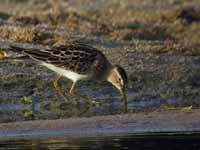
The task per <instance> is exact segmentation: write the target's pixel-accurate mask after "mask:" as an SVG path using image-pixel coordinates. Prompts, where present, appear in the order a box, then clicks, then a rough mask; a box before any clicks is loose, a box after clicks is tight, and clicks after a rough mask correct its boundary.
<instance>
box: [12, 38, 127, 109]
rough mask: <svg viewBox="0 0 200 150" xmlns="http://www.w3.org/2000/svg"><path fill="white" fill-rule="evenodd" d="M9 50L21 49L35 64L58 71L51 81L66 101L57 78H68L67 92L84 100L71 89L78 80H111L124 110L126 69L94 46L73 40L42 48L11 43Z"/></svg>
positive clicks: (84, 97) (83, 97)
mask: <svg viewBox="0 0 200 150" xmlns="http://www.w3.org/2000/svg"><path fill="white" fill-rule="evenodd" d="M9 49H10V50H12V51H16V52H21V53H22V54H23V55H25V56H28V57H29V58H32V59H34V60H35V61H37V62H38V63H39V64H41V65H43V66H45V67H47V68H49V69H50V70H53V71H55V72H56V73H57V74H58V78H57V79H56V80H55V81H54V87H55V89H56V90H57V91H58V92H59V94H61V95H62V96H63V97H64V98H65V99H66V100H69V98H68V96H67V95H66V94H65V92H62V90H61V89H60V87H59V85H58V81H59V80H60V78H61V77H66V78H68V79H70V80H72V82H73V83H72V86H71V89H70V91H69V93H70V94H71V95H73V96H76V97H79V98H81V99H85V100H90V99H89V98H87V97H86V96H83V95H81V94H79V93H78V92H76V90H75V85H76V84H77V82H78V81H80V80H100V81H108V82H110V83H112V85H113V86H115V87H116V88H117V89H118V90H119V92H120V94H121V95H122V96H123V99H124V111H125V112H127V98H126V94H125V85H126V83H127V75H126V72H125V70H124V69H123V68H122V67H120V66H119V65H112V64H111V63H110V62H109V61H108V59H107V58H106V57H105V56H104V55H103V53H102V52H101V51H99V50H97V49H96V48H94V47H92V46H89V45H86V44H83V43H81V42H77V41H74V42H68V43H65V44H64V45H63V44H62V45H59V46H58V45H57V46H51V47H45V48H43V49H34V48H29V49H27V48H23V47H20V46H16V45H12V44H11V46H10V48H9Z"/></svg>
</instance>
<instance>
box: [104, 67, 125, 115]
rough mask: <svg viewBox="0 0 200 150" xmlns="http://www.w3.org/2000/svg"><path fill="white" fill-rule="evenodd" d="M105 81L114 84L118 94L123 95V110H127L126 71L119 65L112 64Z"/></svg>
mask: <svg viewBox="0 0 200 150" xmlns="http://www.w3.org/2000/svg"><path fill="white" fill-rule="evenodd" d="M107 81H108V82H110V83H112V85H113V86H115V87H116V88H117V89H118V90H119V92H120V94H121V95H122V96H123V97H124V103H125V111H127V110H126V109H127V108H126V107H127V106H126V105H127V99H126V93H125V85H126V84H127V82H128V78H127V75H126V71H125V70H124V69H123V68H122V67H120V66H119V65H116V66H113V67H112V69H111V71H110V73H109V75H108V78H107Z"/></svg>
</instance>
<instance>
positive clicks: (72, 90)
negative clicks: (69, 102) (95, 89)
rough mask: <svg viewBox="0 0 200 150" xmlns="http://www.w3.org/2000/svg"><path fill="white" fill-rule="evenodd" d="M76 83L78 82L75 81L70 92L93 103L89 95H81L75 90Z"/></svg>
mask: <svg viewBox="0 0 200 150" xmlns="http://www.w3.org/2000/svg"><path fill="white" fill-rule="evenodd" d="M75 85H76V82H73V83H72V86H71V89H70V94H72V95H74V96H76V97H79V98H82V99H84V100H86V102H87V103H91V100H90V99H89V98H88V97H86V96H83V95H81V94H79V93H78V92H76V91H75Z"/></svg>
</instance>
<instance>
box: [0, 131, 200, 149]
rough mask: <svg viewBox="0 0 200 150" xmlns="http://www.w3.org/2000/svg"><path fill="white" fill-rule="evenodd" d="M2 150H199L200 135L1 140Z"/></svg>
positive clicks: (0, 146)
mask: <svg viewBox="0 0 200 150" xmlns="http://www.w3.org/2000/svg"><path fill="white" fill-rule="evenodd" d="M0 149H1V150H11V149H12V150H54V149H55V150H67V149H102V150H111V149H124V150H126V149H134V150H147V149H148V150H150V149H154V150H198V149H200V135H176V136H174V135H173V136H172V135H171V136H170V135H166V136H122V137H90V138H69V139H68V138H59V139H43V140H18V141H4V142H0Z"/></svg>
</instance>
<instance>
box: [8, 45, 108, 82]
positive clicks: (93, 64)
mask: <svg viewBox="0 0 200 150" xmlns="http://www.w3.org/2000/svg"><path fill="white" fill-rule="evenodd" d="M11 49H12V50H15V51H17V50H18V51H22V52H23V53H24V54H25V55H28V56H29V57H31V58H33V59H34V60H36V61H39V62H46V63H49V64H53V65H55V66H57V67H60V68H63V69H65V70H71V71H74V72H77V73H79V74H90V76H91V78H94V79H103V77H104V75H105V73H106V71H107V70H108V69H109V67H111V65H110V63H109V62H108V60H107V59H106V57H105V56H104V55H103V54H102V53H101V52H100V51H99V50H97V49H96V48H94V47H91V46H88V45H86V44H83V43H79V42H70V43H67V44H65V45H59V46H52V47H48V48H44V49H33V48H31V49H25V48H21V47H20V48H19V47H16V46H13V45H12V46H11Z"/></svg>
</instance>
